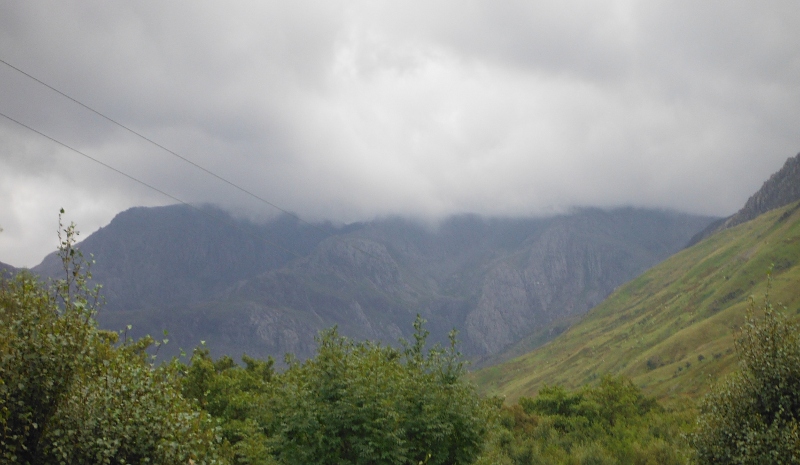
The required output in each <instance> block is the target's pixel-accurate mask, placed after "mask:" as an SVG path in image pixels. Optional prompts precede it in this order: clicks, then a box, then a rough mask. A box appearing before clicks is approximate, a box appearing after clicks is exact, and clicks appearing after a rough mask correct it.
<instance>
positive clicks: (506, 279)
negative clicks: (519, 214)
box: [34, 206, 712, 359]
mask: <svg viewBox="0 0 800 465" xmlns="http://www.w3.org/2000/svg"><path fill="white" fill-rule="evenodd" d="M710 221H712V218H708V217H697V216H691V215H684V214H678V213H672V212H664V211H653V210H639V209H630V208H628V209H618V210H611V211H604V210H598V209H583V210H577V211H575V212H573V213H571V214H567V215H560V216H555V217H551V218H538V219H536V218H528V219H509V218H480V217H477V216H470V215H463V216H456V217H451V218H448V219H446V220H444V221H443V222H441V223H440V224H437V225H423V224H419V223H415V222H413V221H410V220H405V219H400V218H387V219H382V220H376V221H372V222H369V223H359V224H353V225H348V226H343V227H339V228H337V227H333V226H331V225H329V224H327V225H324V224H323V225H309V224H306V223H303V222H300V221H297V220H296V219H295V218H293V217H290V216H283V217H279V218H277V219H274V220H272V221H270V222H267V223H265V224H261V225H258V224H253V223H250V222H247V221H244V220H236V219H234V218H232V217H230V216H229V215H228V214H226V213H224V212H222V211H221V210H218V209H216V208H213V207H203V209H201V210H197V209H194V208H190V207H187V206H170V207H160V208H135V209H131V210H128V211H126V212H123V213H120V214H119V215H118V216H117V217H116V218H115V219H114V220H113V221H112V222H111V223H110V224H109V225H108V226H106V227H104V228H101V229H100V230H99V231H97V232H95V233H93V234H92V235H90V236H89V237H87V238H86V240H84V241H83V242H82V243H81V244H80V245H79V246H80V249H81V250H82V251H83V252H84V254H87V255H88V254H93V256H94V259H95V260H96V262H97V263H96V265H95V267H94V268H93V275H94V279H95V281H96V282H99V283H102V284H103V285H104V292H105V294H106V296H107V301H108V305H107V307H106V308H105V309H103V310H102V311H101V312H100V314H99V315H98V320H99V321H100V323H101V325H103V326H104V327H106V328H110V329H119V328H124V327H125V326H126V325H128V324H132V325H133V330H132V332H131V335H132V336H139V335H142V334H145V333H149V334H156V335H157V334H160V333H161V332H162V330H163V329H167V330H169V333H170V334H169V339H170V340H171V341H172V342H171V343H170V344H169V348H168V349H167V352H168V353H170V354H174V353H177V351H178V349H179V348H181V347H182V348H184V349H189V348H191V347H194V346H195V345H197V344H198V343H199V341H201V340H205V341H207V343H208V345H209V347H210V348H211V349H212V351H214V352H215V353H216V354H222V353H228V354H232V355H234V356H238V355H240V354H241V353H242V352H247V353H248V354H250V355H254V356H267V355H272V356H276V357H281V356H282V355H283V354H284V353H286V352H292V353H294V354H296V355H297V356H298V357H300V358H304V357H306V356H308V355H311V354H312V353H313V350H314V347H315V342H314V336H315V335H316V333H317V332H318V331H319V330H320V329H323V328H327V327H330V326H332V325H338V326H339V329H340V332H341V333H343V334H345V335H348V336H352V337H355V338H359V339H362V338H369V339H375V340H380V341H385V342H387V343H395V342H396V341H397V339H398V338H399V337H400V336H405V337H409V336H410V333H411V329H412V328H411V323H412V322H413V320H414V317H415V315H416V314H417V313H420V314H421V315H423V317H425V318H426V319H427V320H428V325H427V328H428V329H429V330H430V331H431V339H432V340H433V341H439V342H446V339H447V336H446V335H447V333H448V332H449V331H450V330H451V329H453V328H456V329H457V330H459V332H460V335H459V338H460V340H461V341H462V346H461V347H462V349H463V351H464V352H465V354H467V355H468V356H469V357H471V358H473V359H477V358H480V357H485V356H489V355H492V354H496V353H498V352H500V351H501V350H503V349H504V348H506V347H508V346H510V345H511V344H514V343H516V342H517V341H519V340H521V339H524V338H526V337H529V335H530V334H532V333H537V334H540V335H542V334H544V336H542V337H539V338H538V339H537V341H539V342H543V341H545V340H547V339H549V338H550V337H552V336H554V335H555V334H557V331H558V328H561V327H563V322H564V321H565V319H567V318H571V317H574V316H576V315H582V314H583V313H585V312H586V311H587V310H588V309H589V308H591V307H592V306H594V305H596V304H597V303H599V302H600V301H602V300H603V299H604V298H605V297H606V296H607V295H608V294H609V293H611V292H612V291H613V289H614V288H615V287H616V286H618V285H620V284H622V283H624V282H626V281H628V280H630V279H632V278H633V277H635V276H637V275H638V274H640V273H641V272H642V271H644V270H645V269H647V268H649V267H650V266H652V265H654V264H656V263H658V262H659V261H661V260H663V259H664V258H666V257H668V256H669V255H671V254H672V253H674V252H675V251H677V250H679V249H680V248H681V247H682V246H683V244H685V243H686V241H687V240H688V239H689V238H690V237H691V236H692V235H693V234H695V233H696V232H697V231H698V230H700V229H702V228H703V227H705V226H706V225H707V224H708V223H709V222H710ZM57 265H58V262H57V259H56V257H54V256H49V257H47V258H46V259H45V260H44V261H43V262H42V264H40V265H39V266H37V267H35V268H34V271H35V272H39V273H41V274H43V275H50V274H52V273H55V272H56V271H57Z"/></svg>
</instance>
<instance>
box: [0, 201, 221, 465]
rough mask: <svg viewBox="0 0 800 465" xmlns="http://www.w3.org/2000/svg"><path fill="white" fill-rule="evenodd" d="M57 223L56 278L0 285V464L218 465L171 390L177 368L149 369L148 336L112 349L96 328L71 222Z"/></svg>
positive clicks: (200, 417) (202, 424)
mask: <svg viewBox="0 0 800 465" xmlns="http://www.w3.org/2000/svg"><path fill="white" fill-rule="evenodd" d="M62 213H63V210H62ZM59 229H60V231H59V238H60V240H61V244H60V255H61V259H62V262H63V265H64V273H65V278H64V279H62V280H59V281H56V282H53V283H50V284H49V285H48V284H44V283H41V282H40V281H38V280H37V279H36V278H35V277H33V276H32V275H30V274H27V273H20V274H19V275H18V276H16V277H15V278H13V279H4V280H2V282H1V283H0V461H2V462H3V463H22V464H40V463H65V464H66V463H69V464H117V463H143V462H147V463H161V464H177V463H182V464H185V463H191V462H194V463H218V462H219V458H218V457H217V454H216V452H215V447H216V444H217V443H218V437H217V432H216V430H215V429H214V428H213V425H211V423H210V419H209V418H208V417H207V415H205V414H204V413H201V412H197V411H195V410H194V409H193V408H192V407H191V404H190V403H189V402H188V401H186V400H185V399H183V397H182V396H181V395H180V391H179V389H178V388H179V386H178V376H177V374H178V373H177V368H178V366H177V364H176V363H174V362H173V363H167V364H164V365H162V366H160V367H154V366H153V365H152V364H151V363H150V362H149V360H148V357H147V355H146V353H145V349H146V348H147V347H148V346H150V345H151V344H152V343H153V340H152V339H151V338H145V339H143V340H140V341H136V342H129V341H125V342H124V343H123V344H122V345H117V344H116V343H117V339H118V335H117V334H116V333H112V332H107V331H101V330H99V329H98V328H97V326H96V324H95V322H94V319H93V315H94V313H95V310H96V308H97V304H98V301H99V292H100V289H99V288H94V289H89V288H88V286H87V283H88V280H89V279H90V278H91V275H90V274H89V273H88V265H89V263H87V262H86V261H85V260H84V259H83V257H82V255H81V254H80V251H79V250H78V249H76V248H75V247H74V245H75V240H76V236H77V234H78V233H77V231H76V230H75V227H74V225H70V226H68V227H63V226H60V228H59ZM62 233H63V234H62Z"/></svg>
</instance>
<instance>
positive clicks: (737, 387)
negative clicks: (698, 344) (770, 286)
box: [692, 293, 800, 464]
mask: <svg viewBox="0 0 800 465" xmlns="http://www.w3.org/2000/svg"><path fill="white" fill-rule="evenodd" d="M736 349H737V352H738V355H739V363H740V370H739V371H738V372H737V373H734V374H733V375H732V376H730V377H729V378H728V379H727V380H725V381H724V382H723V383H722V384H721V385H719V386H717V387H716V388H715V389H714V390H713V391H712V392H711V393H710V394H709V395H708V396H707V397H706V399H705V400H704V402H703V404H702V407H701V414H700V416H699V418H698V420H697V431H696V433H695V434H694V435H693V437H692V442H693V445H694V447H695V449H696V451H697V459H698V461H699V462H700V463H721V464H724V463H800V325H798V324H797V323H794V322H791V321H789V320H787V318H786V316H785V315H784V314H782V313H781V312H779V311H778V310H776V309H774V308H773V306H772V304H771V303H770V300H769V293H767V295H766V297H765V299H764V306H763V316H761V317H760V318H759V317H758V315H757V312H756V303H755V299H754V298H752V297H751V298H750V305H749V307H748V311H747V316H746V319H745V324H744V326H743V328H742V332H741V334H740V336H739V337H738V339H737V340H736Z"/></svg>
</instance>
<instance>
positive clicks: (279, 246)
mask: <svg viewBox="0 0 800 465" xmlns="http://www.w3.org/2000/svg"><path fill="white" fill-rule="evenodd" d="M0 61H2V60H0ZM0 116H2V117H4V118H6V119H8V120H9V121H13V122H14V123H17V124H18V125H20V126H22V127H24V128H25V129H27V130H29V131H32V132H35V133H36V134H39V135H40V136H42V137H44V138H45V139H49V140H51V141H53V142H55V143H56V144H58V145H60V146H62V147H64V148H66V149H69V150H71V151H73V152H75V153H77V154H78V155H81V156H83V157H85V158H88V159H89V160H91V161H93V162H95V163H97V164H99V165H102V166H104V167H106V168H108V169H110V170H111V171H114V172H116V173H118V174H121V175H122V176H125V177H126V178H128V179H130V180H132V181H134V182H137V183H139V184H141V185H143V186H145V187H147V188H149V189H152V190H154V191H156V192H158V193H159V194H162V195H164V196H166V197H169V198H170V199H172V200H174V201H176V202H178V203H182V204H183V205H186V206H188V207H191V208H193V209H195V210H197V211H199V212H200V213H202V214H204V215H206V216H208V217H209V218H211V219H213V220H216V221H222V218H220V217H218V216H215V215H212V214H210V213H208V212H207V211H205V210H203V209H201V208H198V207H197V206H195V205H192V204H190V203H188V202H186V201H184V200H181V199H179V198H178V197H175V196H174V195H172V194H170V193H168V192H165V191H163V190H161V189H159V188H157V187H155V186H153V185H152V184H148V183H146V182H145V181H142V180H141V179H138V178H136V177H134V176H132V175H130V174H128V173H126V172H124V171H122V170H120V169H117V168H114V167H113V166H111V165H109V164H108V163H104V162H102V161H100V160H98V159H96V158H94V157H92V156H90V155H87V154H85V153H83V152H81V151H80V150H78V149H76V148H73V147H71V146H69V145H67V144H65V143H64V142H61V141H60V140H57V139H55V138H53V137H51V136H48V135H47V134H45V133H43V132H41V131H39V130H38V129H34V128H32V127H30V126H28V125H27V124H25V123H22V122H20V121H17V120H16V119H14V118H12V117H10V116H8V115H6V114H5V113H3V112H0ZM227 222H228V223H230V224H231V225H232V226H234V227H236V228H237V229H239V230H240V231H242V232H243V233H245V234H247V235H249V236H251V237H253V238H255V239H257V240H260V241H264V242H265V243H267V244H269V245H271V246H273V247H276V248H278V249H281V250H283V251H284V252H288V253H289V254H291V255H294V256H295V257H297V258H302V257H303V256H302V255H300V254H298V253H297V252H295V251H293V250H289V249H287V248H286V247H284V246H282V245H280V244H276V243H274V242H272V241H269V240H267V239H265V238H263V237H259V236H256V235H255V234H253V233H251V232H250V231H247V230H246V229H244V228H242V227H241V226H239V225H237V224H236V223H234V222H233V221H230V220H227Z"/></svg>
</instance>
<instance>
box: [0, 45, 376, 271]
mask: <svg viewBox="0 0 800 465" xmlns="http://www.w3.org/2000/svg"><path fill="white" fill-rule="evenodd" d="M0 63H3V64H4V65H6V66H8V67H9V68H11V69H13V70H14V71H17V72H18V73H20V74H22V75H24V76H26V77H28V78H29V79H32V80H34V81H36V82H37V83H39V84H40V85H42V86H44V87H46V88H48V89H50V90H52V91H53V92H55V93H57V94H59V95H61V96H62V97H64V98H66V99H68V100H70V101H71V102H73V103H75V104H77V105H80V106H81V107H83V108H85V109H87V110H89V111H90V112H92V113H94V114H96V115H97V116H100V117H101V118H103V119H105V120H107V121H109V122H111V123H112V124H115V125H117V126H119V127H120V128H122V129H124V130H126V131H128V132H129V133H131V134H133V135H135V136H137V137H139V138H141V139H143V140H145V141H147V142H149V143H151V144H153V145H154V146H156V147H158V148H160V149H161V150H164V151H165V152H167V153H169V154H171V155H173V156H175V157H177V158H179V159H180V160H182V161H184V162H185V163H188V164H190V165H192V166H194V167H195V168H197V169H199V170H201V171H203V172H204V173H206V174H208V175H210V176H213V177H214V178H216V179H218V180H220V181H222V182H224V183H225V184H228V185H229V186H231V187H233V188H235V189H237V190H239V191H241V192H243V193H245V194H247V195H249V196H251V197H252V198H254V199H256V200H259V201H261V202H263V203H265V204H267V205H269V206H271V207H273V208H275V209H277V210H280V211H281V212H283V213H285V214H287V215H289V216H291V217H293V218H295V219H296V220H298V221H300V222H301V223H303V224H305V225H307V226H310V227H312V228H314V229H316V230H317V231H319V232H321V233H323V234H327V232H326V231H325V230H323V229H322V228H320V227H319V226H317V225H315V224H313V223H310V222H308V221H306V220H304V219H302V218H300V217H299V216H298V215H296V214H295V213H292V212H290V211H288V210H286V209H284V208H281V207H280V206H278V205H276V204H274V203H272V202H270V201H269V200H267V199H265V198H262V197H261V196H259V195H257V194H255V193H253V192H251V191H250V190H248V189H245V188H244V187H241V186H239V185H238V184H236V183H234V182H233V181H229V180H228V179H226V178H223V177H222V176H220V175H218V174H216V173H214V172H213V171H211V170H209V169H208V168H205V167H203V166H201V165H199V164H197V163H195V162H193V161H191V160H189V159H188V158H186V157H184V156H182V155H180V154H178V153H177V152H175V151H174V150H171V149H169V148H167V147H165V146H163V145H162V144H159V143H158V142H156V141H154V140H152V139H150V138H149V137H147V136H145V135H143V134H141V133H139V132H137V131H135V130H133V129H131V128H129V127H128V126H126V125H124V124H122V123H120V122H119V121H117V120H115V119H113V118H111V117H109V116H106V115H105V114H103V113H101V112H100V111H98V110H95V109H94V108H92V107H90V106H88V105H86V104H85V103H83V102H81V101H79V100H78V99H76V98H74V97H71V96H69V95H67V94H66V93H64V92H62V91H60V90H58V89H56V88H55V87H53V86H51V85H50V84H47V83H46V82H44V81H42V80H41V79H39V78H37V77H35V76H33V75H31V74H29V73H27V72H25V71H23V70H21V69H20V68H17V67H16V66H14V65H12V64H11V63H9V62H7V61H5V60H3V59H2V58H0ZM3 116H6V115H3ZM6 118H8V116H6ZM9 119H11V118H9ZM12 121H15V122H17V121H16V120H12ZM17 123H19V122H17ZM19 124H22V123H19ZM23 126H25V125H23ZM25 127H27V128H28V129H30V130H32V131H34V132H37V133H39V134H42V133H40V132H38V131H36V130H34V129H32V128H30V127H28V126H25ZM42 135H43V136H44V137H47V138H48V139H51V140H53V141H54V142H56V143H59V144H61V145H64V146H65V147H67V148H69V149H70V150H74V151H76V152H77V150H75V149H73V148H71V147H69V146H67V145H65V144H62V143H61V142H59V141H56V140H55V139H52V138H50V137H49V136H46V135H44V134H42ZM78 153H80V154H81V155H84V156H86V157H87V158H91V157H88V155H85V154H83V153H81V152H78ZM95 161H96V160H95ZM98 163H101V164H103V163H102V162H99V161H98ZM103 165H104V166H108V165H105V164H103ZM108 167H109V168H111V167H110V166H108ZM111 169H113V170H114V171H117V172H118V173H120V174H123V175H124V176H127V177H130V176H129V175H127V174H125V173H122V172H121V171H118V170H116V169H115V168H111ZM131 179H134V178H131ZM134 180H136V179H134ZM136 181H137V182H141V181H138V180H136ZM142 184H144V183H142ZM144 185H147V184H144ZM148 187H151V186H148ZM153 189H154V190H157V191H158V192H161V193H163V194H165V195H167V196H168V197H170V198H173V199H174V200H177V201H179V202H181V203H184V204H186V205H189V204H188V203H186V202H184V201H182V200H178V199H175V198H174V197H172V196H170V195H169V194H166V193H164V192H162V191H160V190H158V189H155V188H153ZM353 248H354V249H356V250H358V251H359V252H361V253H363V254H365V255H367V256H368V257H371V258H373V259H374V260H378V261H380V259H379V258H378V257H376V256H375V255H373V254H372V253H370V252H368V251H366V250H363V249H361V248H359V247H356V246H355V245H353ZM292 253H294V252H292ZM295 255H297V254H295Z"/></svg>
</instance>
